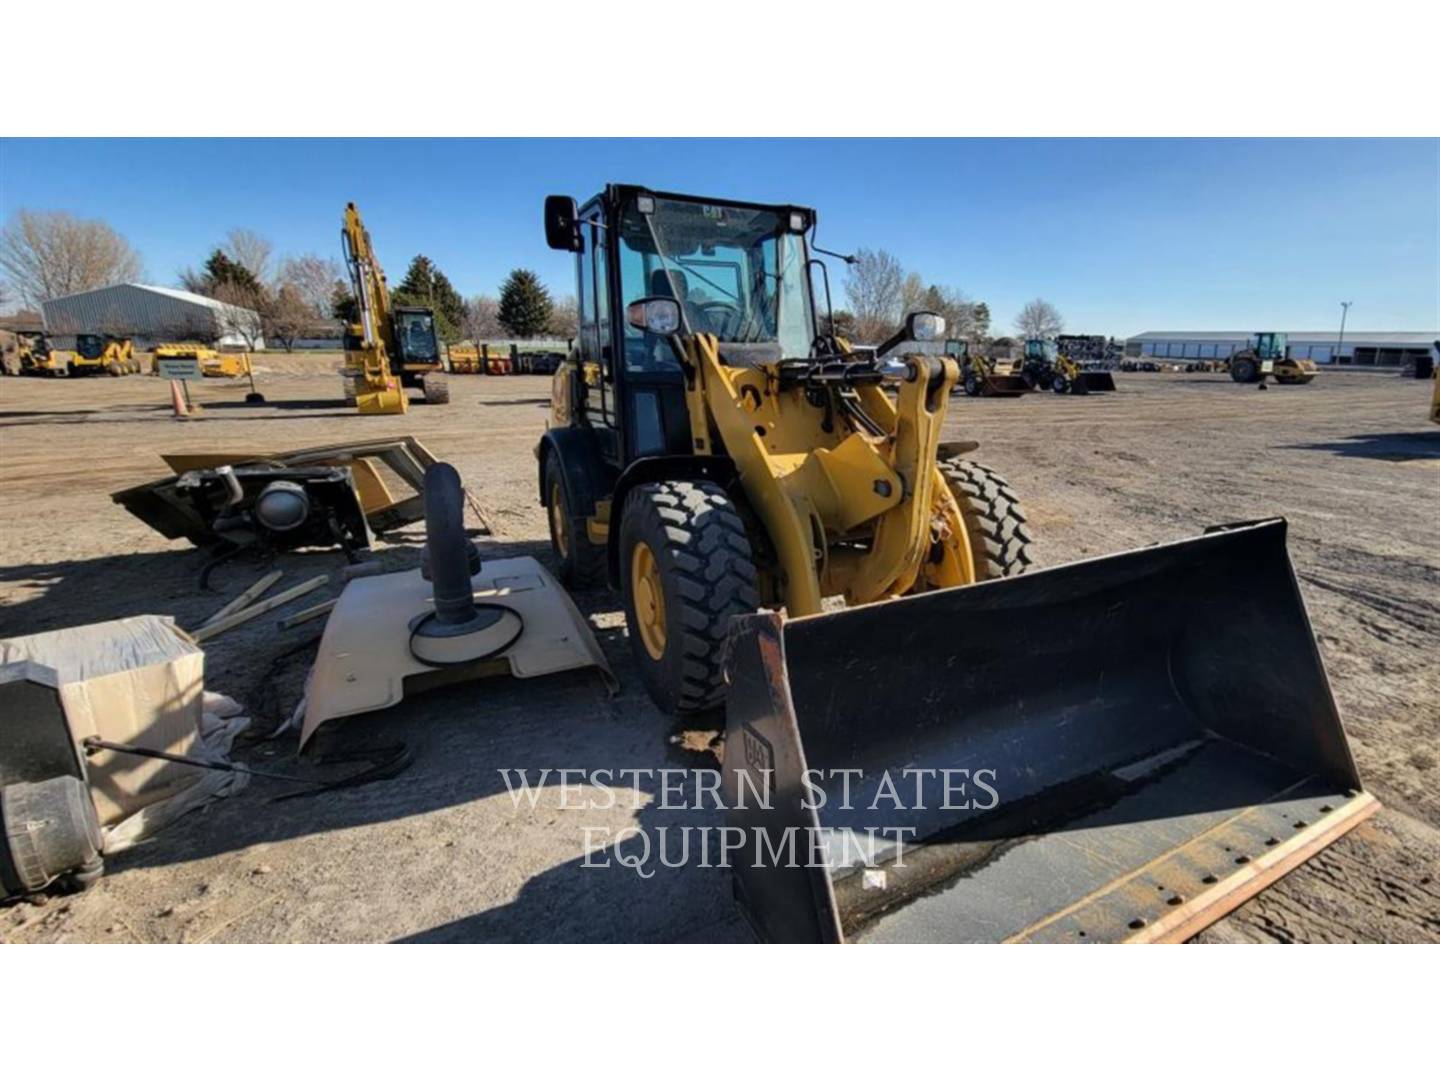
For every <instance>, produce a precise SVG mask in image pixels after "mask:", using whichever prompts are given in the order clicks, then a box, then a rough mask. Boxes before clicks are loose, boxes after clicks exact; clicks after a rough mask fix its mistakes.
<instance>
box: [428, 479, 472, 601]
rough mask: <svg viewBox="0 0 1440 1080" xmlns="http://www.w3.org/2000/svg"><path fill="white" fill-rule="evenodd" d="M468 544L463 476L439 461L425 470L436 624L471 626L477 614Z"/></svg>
mask: <svg viewBox="0 0 1440 1080" xmlns="http://www.w3.org/2000/svg"><path fill="white" fill-rule="evenodd" d="M467 543H468V542H467V541H466V539H465V502H464V496H463V493H462V489H461V486H460V474H459V473H458V472H456V471H455V466H453V465H451V464H449V463H448V462H445V461H437V462H436V463H435V464H433V465H431V466H430V467H429V468H428V469H426V470H425V546H426V548H428V549H429V552H430V585H431V588H432V589H433V590H434V593H435V621H436V622H438V623H441V624H443V625H447V626H453V625H456V624H458V623H464V622H469V621H470V619H471V618H472V617H473V616H474V614H475V599H474V598H475V592H474V588H473V586H472V585H471V583H470V578H471V576H472V574H473V572H474V571H472V569H471V567H470V557H469V555H470V553H469V550H468V547H467Z"/></svg>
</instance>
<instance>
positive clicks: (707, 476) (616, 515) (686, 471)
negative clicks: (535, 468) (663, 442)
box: [542, 454, 737, 589]
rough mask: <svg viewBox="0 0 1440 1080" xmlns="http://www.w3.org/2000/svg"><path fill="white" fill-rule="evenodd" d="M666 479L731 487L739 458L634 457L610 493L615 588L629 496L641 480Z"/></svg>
mask: <svg viewBox="0 0 1440 1080" xmlns="http://www.w3.org/2000/svg"><path fill="white" fill-rule="evenodd" d="M665 480H709V481H710V482H711V483H713V484H718V485H719V486H720V487H723V488H728V487H730V485H731V484H733V483H734V482H735V481H736V480H737V473H736V469H735V462H734V461H732V460H731V459H730V458H728V457H714V456H711V455H709V454H666V455H663V456H660V457H643V458H637V459H636V460H635V461H632V462H631V463H630V465H629V467H628V468H626V469H625V471H624V472H622V473H621V474H620V478H619V479H618V480H616V481H615V485H614V488H613V490H612V491H611V494H610V500H611V501H610V538H609V542H608V543H607V545H606V554H607V560H608V564H609V577H610V584H611V587H613V588H617V589H618V588H619V587H620V519H621V516H622V515H623V514H624V512H625V500H626V499H627V498H628V497H629V495H630V492H631V491H632V490H633V489H634V488H636V487H639V486H640V485H641V484H654V483H659V482H661V481H665ZM542 482H543V481H542Z"/></svg>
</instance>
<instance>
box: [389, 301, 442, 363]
mask: <svg viewBox="0 0 1440 1080" xmlns="http://www.w3.org/2000/svg"><path fill="white" fill-rule="evenodd" d="M396 321H397V322H398V324H399V325H398V326H397V327H396V331H397V333H396V336H397V337H398V338H399V341H400V355H401V356H402V357H403V358H404V359H406V360H421V361H424V360H434V359H436V358H437V357H438V356H439V355H440V353H439V350H438V348H437V346H436V344H435V318H434V316H432V315H431V314H430V313H429V312H428V311H402V312H400V314H399V316H398V317H397V320H396Z"/></svg>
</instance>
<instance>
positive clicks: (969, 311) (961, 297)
mask: <svg viewBox="0 0 1440 1080" xmlns="http://www.w3.org/2000/svg"><path fill="white" fill-rule="evenodd" d="M920 306H921V307H922V308H923V309H924V310H926V311H933V312H935V313H936V314H937V315H942V316H944V318H945V336H946V337H951V338H964V339H965V340H967V341H972V342H977V341H981V340H983V339H984V338H985V337H986V335H988V334H989V333H990V309H989V308H988V307H986V306H985V305H984V304H980V303H976V302H975V301H973V300H971V299H970V298H969V297H968V296H966V295H965V293H964V292H962V291H961V290H960V289H955V288H951V287H950V286H949V285H931V286H930V287H929V288H928V289H926V290H925V298H924V300H923V302H922V303H921V305H920Z"/></svg>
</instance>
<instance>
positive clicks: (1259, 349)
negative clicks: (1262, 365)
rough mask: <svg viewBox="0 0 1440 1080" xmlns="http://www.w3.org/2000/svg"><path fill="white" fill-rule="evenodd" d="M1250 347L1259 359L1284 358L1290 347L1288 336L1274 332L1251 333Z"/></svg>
mask: <svg viewBox="0 0 1440 1080" xmlns="http://www.w3.org/2000/svg"><path fill="white" fill-rule="evenodd" d="M1250 347H1251V348H1252V349H1253V350H1254V351H1255V359H1257V360H1284V359H1285V357H1286V354H1287V352H1288V349H1289V346H1288V344H1287V339H1286V336H1285V335H1284V334H1277V333H1273V332H1267V333H1261V334H1251V335H1250Z"/></svg>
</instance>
